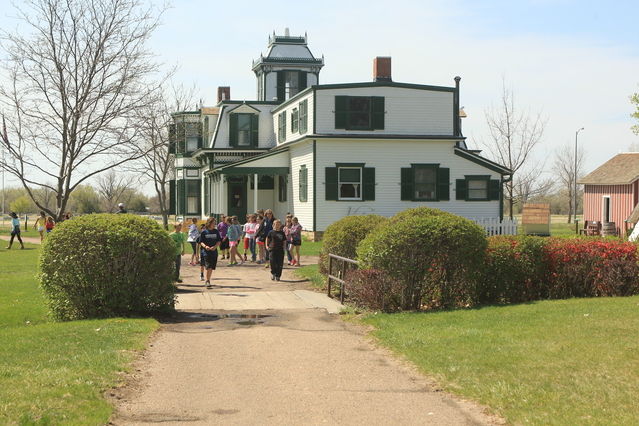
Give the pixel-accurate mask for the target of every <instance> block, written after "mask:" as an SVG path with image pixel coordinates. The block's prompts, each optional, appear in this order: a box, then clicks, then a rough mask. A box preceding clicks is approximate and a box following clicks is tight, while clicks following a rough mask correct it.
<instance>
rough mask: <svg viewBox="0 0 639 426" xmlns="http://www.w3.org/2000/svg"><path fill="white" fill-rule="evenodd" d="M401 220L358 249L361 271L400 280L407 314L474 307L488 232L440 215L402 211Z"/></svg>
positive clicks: (446, 214) (370, 237)
mask: <svg viewBox="0 0 639 426" xmlns="http://www.w3.org/2000/svg"><path fill="white" fill-rule="evenodd" d="M429 210H432V209H429ZM420 211H421V212H424V213H428V211H427V210H425V209H421V210H420ZM407 216H410V217H407ZM399 217H400V218H401V220H400V219H397V218H396V217H393V218H391V222H392V224H393V225H392V226H387V227H380V228H378V229H377V230H376V231H375V232H373V233H370V234H369V235H368V236H367V237H366V238H365V239H364V240H362V242H361V243H360V245H359V246H358V248H357V255H358V259H359V260H360V262H361V263H360V268H362V269H378V270H382V271H384V272H386V273H387V274H389V276H391V277H393V278H395V279H397V280H398V281H399V282H400V283H401V285H402V288H403V295H402V308H403V309H420V308H421V307H422V305H427V306H430V307H453V306H468V305H472V304H475V303H476V301H477V288H476V286H477V284H478V282H479V281H480V278H481V277H480V276H479V274H478V271H480V270H481V268H482V266H483V263H484V258H485V253H486V238H485V233H484V230H483V229H482V228H480V227H479V226H477V225H476V224H475V223H474V222H472V221H470V220H468V219H464V218H462V217H459V216H456V215H453V214H450V213H445V212H439V211H438V212H437V213H435V214H423V215H421V214H413V215H406V214H405V213H404V212H402V213H400V215H399Z"/></svg>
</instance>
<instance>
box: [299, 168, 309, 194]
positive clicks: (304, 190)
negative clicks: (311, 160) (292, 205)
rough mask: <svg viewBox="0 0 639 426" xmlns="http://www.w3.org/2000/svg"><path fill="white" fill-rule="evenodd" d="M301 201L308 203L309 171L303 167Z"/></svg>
mask: <svg viewBox="0 0 639 426" xmlns="http://www.w3.org/2000/svg"><path fill="white" fill-rule="evenodd" d="M299 200H300V201H301V202H306V201H307V200H308V169H307V168H306V166H301V168H300V172H299Z"/></svg>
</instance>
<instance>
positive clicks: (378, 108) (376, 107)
mask: <svg viewBox="0 0 639 426" xmlns="http://www.w3.org/2000/svg"><path fill="white" fill-rule="evenodd" d="M371 104H372V106H371V126H372V127H373V130H384V114H385V108H384V97H383V96H373V97H372V98H371Z"/></svg>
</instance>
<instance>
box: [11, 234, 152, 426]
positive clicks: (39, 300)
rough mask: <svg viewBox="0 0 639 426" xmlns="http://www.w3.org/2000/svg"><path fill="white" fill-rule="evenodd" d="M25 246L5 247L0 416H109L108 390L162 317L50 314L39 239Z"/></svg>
mask: <svg viewBox="0 0 639 426" xmlns="http://www.w3.org/2000/svg"><path fill="white" fill-rule="evenodd" d="M0 243H2V244H3V243H4V241H2V242H0ZM26 246H27V250H19V249H16V248H15V247H16V246H14V249H13V250H11V251H8V250H5V249H4V247H5V245H4V244H3V245H2V248H1V249H0V271H2V273H0V342H2V344H0V424H7V423H8V424H15V423H18V424H61V423H65V424H104V423H106V422H107V421H108V419H109V416H110V414H111V411H112V407H111V406H110V405H109V404H108V403H107V402H106V400H105V399H104V398H103V396H102V395H103V392H104V391H105V390H107V389H108V388H110V387H112V386H114V385H115V384H117V383H118V380H119V377H118V374H117V373H118V372H121V371H125V370H126V368H127V364H128V363H129V362H130V361H131V360H132V358H133V356H134V353H133V352H132V351H133V350H139V349H142V348H143V347H144V346H145V343H146V341H147V338H148V336H149V334H150V333H151V332H152V331H153V330H155V329H156V328H157V327H158V324H157V322H156V321H155V320H153V319H109V320H91V321H73V322H66V323H55V322H52V321H50V320H49V318H48V317H47V310H46V307H45V304H44V299H43V297H42V295H41V293H40V290H39V289H38V286H37V283H36V280H35V272H36V265H37V256H38V251H39V246H36V245H31V244H27V245H26Z"/></svg>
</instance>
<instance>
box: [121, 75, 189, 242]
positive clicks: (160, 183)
mask: <svg viewBox="0 0 639 426" xmlns="http://www.w3.org/2000/svg"><path fill="white" fill-rule="evenodd" d="M194 93H195V89H194V88H185V87H184V86H178V85H168V86H167V87H166V89H165V91H164V92H163V96H161V97H159V98H158V99H157V101H156V102H154V103H152V104H149V105H148V106H147V107H146V108H143V109H140V110H139V111H138V114H139V115H138V116H139V119H138V122H139V125H140V134H141V135H142V137H143V138H144V140H145V141H146V143H145V144H143V145H142V146H141V149H142V153H143V155H141V157H140V159H139V160H138V161H136V162H135V163H133V164H132V167H133V168H134V170H137V171H138V172H139V173H141V174H142V179H143V180H146V181H150V182H153V189H154V190H155V195H156V196H157V201H158V205H159V208H160V214H161V215H162V222H163V224H164V227H165V228H166V229H168V223H169V222H168V220H169V210H170V205H169V188H168V185H169V181H170V180H171V179H173V177H174V169H175V167H174V156H173V155H172V154H170V153H169V124H171V123H172V118H171V113H174V112H177V111H183V110H185V109H187V107H188V106H190V105H192V104H193V99H194V97H195V95H194Z"/></svg>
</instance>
